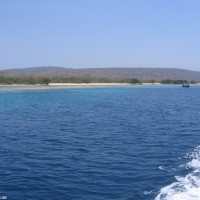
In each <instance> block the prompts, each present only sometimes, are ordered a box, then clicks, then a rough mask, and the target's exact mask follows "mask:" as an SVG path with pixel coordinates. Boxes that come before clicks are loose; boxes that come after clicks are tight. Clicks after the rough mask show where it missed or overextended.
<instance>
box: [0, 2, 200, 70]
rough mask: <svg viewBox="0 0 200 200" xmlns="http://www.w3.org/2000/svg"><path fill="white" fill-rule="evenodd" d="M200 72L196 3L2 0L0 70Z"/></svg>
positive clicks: (198, 6) (199, 14)
mask: <svg viewBox="0 0 200 200" xmlns="http://www.w3.org/2000/svg"><path fill="white" fill-rule="evenodd" d="M33 66H62V67H73V68H83V67H175V68H185V69H193V70H198V71H200V1H199V0H32V1H31V0H29V1H27V0H9V1H8V0H1V1H0V69H6V68H20V67H33Z"/></svg>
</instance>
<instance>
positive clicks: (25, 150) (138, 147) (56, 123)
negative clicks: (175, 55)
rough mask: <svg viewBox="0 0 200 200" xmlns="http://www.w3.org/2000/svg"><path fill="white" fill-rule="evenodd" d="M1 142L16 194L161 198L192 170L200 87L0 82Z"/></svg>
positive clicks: (6, 185)
mask: <svg viewBox="0 0 200 200" xmlns="http://www.w3.org/2000/svg"><path fill="white" fill-rule="evenodd" d="M0 143H1V144H0V196H3V195H5V196H7V198H8V199H10V200H12V199H14V200H22V199H23V200H27V199H29V200H39V199H42V200H49V199H53V200H57V199H64V200H65V199H87V200H90V199H92V200H93V199H133V200H140V199H141V200H147V199H148V200H150V199H155V198H156V196H157V195H158V194H159V191H160V189H161V188H164V187H165V186H167V185H170V184H172V183H173V182H175V181H176V179H175V176H183V177H184V176H186V175H187V174H188V173H189V172H190V171H191V169H188V168H182V167H180V165H182V164H186V163H187V162H188V161H190V160H189V158H188V157H187V158H186V157H185V155H186V154H187V153H189V152H192V151H193V149H195V148H196V147H197V146H198V145H199V144H200V87H190V88H182V87H148V88H145V87H124V88H95V89H94V88H88V89H54V90H48V89H47V90H0ZM163 199H164V198H163Z"/></svg>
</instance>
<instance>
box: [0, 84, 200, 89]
mask: <svg viewBox="0 0 200 200" xmlns="http://www.w3.org/2000/svg"><path fill="white" fill-rule="evenodd" d="M190 85H194V86H200V83H197V84H190ZM130 86H131V87H155V86H156V87H163V86H166V87H169V86H171V87H174V86H182V84H161V83H153V84H152V83H143V84H135V85H131V84H129V83H50V84H49V85H40V84H37V85H23V84H13V85H0V89H59V88H60V89H65V88H66V89H67V88H98V87H130Z"/></svg>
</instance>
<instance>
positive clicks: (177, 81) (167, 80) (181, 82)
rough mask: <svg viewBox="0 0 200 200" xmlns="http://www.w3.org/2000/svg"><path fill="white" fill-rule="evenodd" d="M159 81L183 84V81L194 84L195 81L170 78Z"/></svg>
mask: <svg viewBox="0 0 200 200" xmlns="http://www.w3.org/2000/svg"><path fill="white" fill-rule="evenodd" d="M161 83H162V84H183V83H191V84H196V82H195V81H187V80H171V79H166V80H162V81H161Z"/></svg>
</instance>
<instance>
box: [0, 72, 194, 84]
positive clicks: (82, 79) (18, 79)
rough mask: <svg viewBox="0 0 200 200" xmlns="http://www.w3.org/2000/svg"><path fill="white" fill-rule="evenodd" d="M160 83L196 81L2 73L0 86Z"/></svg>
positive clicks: (0, 74) (192, 82)
mask: <svg viewBox="0 0 200 200" xmlns="http://www.w3.org/2000/svg"><path fill="white" fill-rule="evenodd" d="M155 82H159V83H162V84H182V83H185V82H187V83H191V84H195V83H196V82H195V81H190V82H189V81H187V80H171V79H166V80H161V81H157V80H139V79H136V78H120V77H95V76H91V75H87V74H86V75H84V76H70V77H66V76H29V75H10V74H4V73H0V84H2V85H12V84H26V85H36V84H42V85H48V84H49V83H129V84H134V85H135V84H142V83H152V84H154V83H155Z"/></svg>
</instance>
